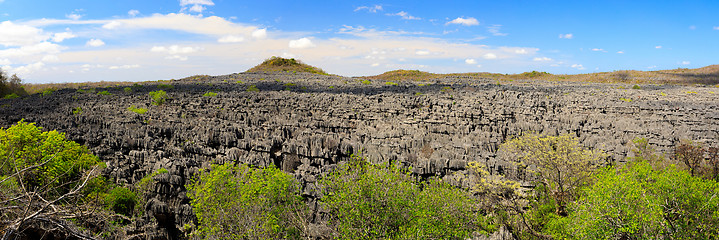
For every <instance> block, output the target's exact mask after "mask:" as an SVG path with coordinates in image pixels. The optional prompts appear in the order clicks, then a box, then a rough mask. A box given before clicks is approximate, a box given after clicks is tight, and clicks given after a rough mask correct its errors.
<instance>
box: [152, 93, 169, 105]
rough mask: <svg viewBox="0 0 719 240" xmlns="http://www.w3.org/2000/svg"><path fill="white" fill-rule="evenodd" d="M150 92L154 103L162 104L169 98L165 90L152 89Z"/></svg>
mask: <svg viewBox="0 0 719 240" xmlns="http://www.w3.org/2000/svg"><path fill="white" fill-rule="evenodd" d="M149 94H150V97H151V98H152V104H154V105H157V106H159V105H162V104H163V103H165V101H166V100H167V93H166V92H165V91H163V90H157V91H152V92H150V93H149Z"/></svg>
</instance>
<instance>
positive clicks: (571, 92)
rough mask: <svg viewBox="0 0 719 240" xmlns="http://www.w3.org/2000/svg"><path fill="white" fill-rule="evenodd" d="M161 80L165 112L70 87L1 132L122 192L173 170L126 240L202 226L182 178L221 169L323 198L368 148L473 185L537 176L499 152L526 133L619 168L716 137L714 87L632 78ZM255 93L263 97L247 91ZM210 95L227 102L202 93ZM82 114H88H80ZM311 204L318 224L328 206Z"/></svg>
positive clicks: (9, 119)
mask: <svg viewBox="0 0 719 240" xmlns="http://www.w3.org/2000/svg"><path fill="white" fill-rule="evenodd" d="M238 81H241V83H239V82H238ZM289 83H292V84H289ZM164 84H171V85H173V86H174V87H173V88H170V89H164V90H165V91H167V93H168V96H169V97H170V98H169V99H168V101H167V102H166V103H165V104H163V105H161V106H154V105H152V104H151V100H150V98H149V96H148V92H150V91H155V90H158V89H159V88H158V87H159V86H158V83H152V82H146V83H141V84H140V86H139V87H133V92H132V93H126V92H124V91H123V90H122V88H120V87H118V88H106V89H102V90H107V91H109V92H110V93H112V94H113V95H110V96H103V95H97V94H93V93H82V92H77V91H75V90H72V89H63V90H59V91H56V92H54V93H53V94H50V95H47V96H40V95H37V94H36V95H33V96H30V97H28V98H25V99H13V100H0V110H1V111H0V126H2V127H9V126H10V125H11V124H13V123H15V122H17V121H19V120H20V119H23V118H24V119H25V120H26V121H31V122H37V125H38V126H42V127H44V128H46V129H55V130H58V131H62V132H65V133H67V136H68V137H69V138H70V139H71V140H74V141H77V142H79V143H81V144H85V145H87V146H88V147H89V148H90V149H91V151H92V152H93V153H94V154H97V155H98V156H99V157H100V158H101V159H102V160H103V161H105V162H106V163H107V166H108V168H107V170H106V175H107V176H109V178H110V179H112V181H114V182H115V183H118V184H135V183H137V182H138V181H140V180H141V179H142V178H143V177H145V176H147V175H148V174H150V173H152V172H154V171H156V170H158V169H160V168H165V169H167V170H168V172H169V173H165V174H159V175H157V176H155V180H156V181H154V183H153V185H152V186H151V189H152V191H150V193H149V196H147V197H148V199H151V200H150V201H148V203H147V205H146V206H145V208H146V210H147V211H146V216H145V217H144V221H145V222H143V223H138V227H137V228H136V230H134V233H133V234H128V235H129V236H133V237H139V238H153V239H154V238H160V239H162V238H174V237H176V236H179V235H180V234H179V231H181V229H183V226H184V225H185V224H188V223H191V222H192V221H194V213H193V212H192V208H191V207H190V205H189V199H188V198H187V197H186V195H185V184H186V183H187V182H188V180H189V179H190V177H191V176H193V175H195V174H196V173H197V172H198V171H200V169H201V168H206V167H209V164H210V163H213V162H216V163H224V162H241V163H247V164H252V165H255V166H259V167H266V166H270V165H275V166H277V167H279V168H281V169H282V170H283V171H286V172H289V173H292V174H294V175H295V176H296V178H297V179H298V180H299V181H300V182H301V183H302V184H303V194H304V195H305V196H307V197H309V198H310V199H316V198H317V197H319V194H320V191H318V189H317V185H316V181H317V179H318V178H320V177H321V176H322V174H324V173H326V172H328V171H330V170H331V169H333V168H334V167H335V166H336V164H337V163H338V162H341V161H344V160H346V159H347V158H348V157H349V156H350V155H351V154H357V153H360V152H361V153H362V155H364V156H366V157H368V159H369V160H370V161H372V162H397V161H398V162H400V163H401V164H402V165H403V166H407V167H412V171H413V173H415V174H417V175H419V176H420V177H430V176H437V177H442V178H445V179H447V180H448V181H451V182H454V183H455V184H457V185H464V186H465V187H467V184H468V183H467V182H462V180H461V179H455V178H453V177H452V175H453V174H454V173H456V172H459V173H462V172H464V171H465V169H464V168H465V166H466V164H467V162H470V161H478V162H480V163H482V164H485V165H486V166H487V169H488V170H489V171H490V172H491V173H493V174H505V175H508V176H509V177H512V178H516V179H518V180H531V179H528V178H530V177H531V176H525V175H517V174H516V173H513V171H512V167H513V165H512V164H511V163H508V162H507V161H505V160H502V159H499V158H496V152H497V149H498V148H499V146H500V145H501V144H502V143H503V142H505V141H506V140H507V139H509V138H512V137H513V136H518V135H520V134H522V133H525V132H535V133H540V134H551V135H555V134H566V133H568V134H574V135H576V136H577V137H578V138H579V140H580V142H581V143H582V144H584V145H585V146H587V147H590V148H594V149H600V150H603V151H605V152H606V153H608V154H609V156H610V159H609V160H614V161H620V162H621V161H623V160H624V159H625V157H626V156H627V155H628V154H629V147H628V146H627V143H628V142H630V141H631V140H632V139H634V138H637V137H645V138H648V139H649V140H650V143H651V144H653V145H654V146H655V147H656V148H657V149H658V150H660V151H667V152H668V151H670V150H671V148H672V147H673V145H674V143H676V142H677V141H678V140H680V139H683V138H687V139H693V140H697V141H701V142H704V143H705V144H707V145H709V146H717V139H718V138H717V136H718V135H719V127H718V126H719V108H718V105H719V102H717V101H716V100H715V99H716V94H715V93H714V92H713V91H719V89H717V88H714V87H711V86H671V85H646V86H642V88H641V89H639V90H637V89H630V88H631V86H630V85H623V84H595V83H568V82H537V81H514V82H502V83H501V84H497V82H496V80H493V79H483V78H479V79H473V78H467V77H454V78H452V77H448V78H442V79H435V80H432V81H428V82H399V83H398V85H397V86H390V85H386V84H384V83H383V82H375V83H372V84H364V83H362V80H360V79H354V78H344V77H335V76H322V75H313V74H305V73H297V74H293V73H242V74H231V75H225V76H216V77H210V78H209V80H207V81H203V82H197V81H192V80H185V81H173V82H170V83H167V82H166V83H164ZM251 85H254V86H256V87H257V88H258V89H260V92H252V91H246V89H247V88H248V87H249V86H251ZM620 87H623V88H624V89H622V88H620ZM98 90H99V89H98ZM208 91H213V92H216V93H218V95H217V96H215V97H203V96H202V95H203V94H204V93H206V92H208ZM131 105H135V106H137V107H142V108H147V109H148V110H149V111H148V112H147V113H146V114H142V115H141V114H137V113H134V112H131V111H129V110H127V108H128V107H129V106H131ZM77 107H80V108H82V110H83V112H82V114H79V115H73V109H75V108H77ZM513 174H514V175H513ZM312 201H314V200H312ZM312 201H311V204H315V203H314V202H312ZM313 209H316V213H315V214H314V215H315V216H321V214H319V213H317V211H320V210H317V209H321V208H319V207H316V206H315V208H313ZM313 221H314V222H313V224H314V225H311V226H313V227H312V229H311V232H312V233H313V234H318V235H321V234H322V233H323V232H325V231H326V229H324V228H323V227H322V226H320V225H317V223H321V221H322V220H321V217H318V218H316V219H315V220H313ZM142 234H144V235H142ZM502 234H505V233H502Z"/></svg>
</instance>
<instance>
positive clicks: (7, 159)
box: [0, 120, 100, 194]
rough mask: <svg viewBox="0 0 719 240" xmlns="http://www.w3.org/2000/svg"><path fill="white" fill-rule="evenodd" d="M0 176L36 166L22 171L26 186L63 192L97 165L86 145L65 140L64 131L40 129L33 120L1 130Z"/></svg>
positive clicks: (98, 162) (96, 160) (96, 159)
mask: <svg viewBox="0 0 719 240" xmlns="http://www.w3.org/2000/svg"><path fill="white" fill-rule="evenodd" d="M0 163H1V164H2V165H0V176H9V175H10V174H12V173H15V172H16V169H24V168H28V167H32V166H35V165H39V166H37V167H35V168H32V169H31V170H28V171H27V172H26V173H25V174H22V175H21V176H22V177H23V179H22V181H23V182H24V183H25V184H27V186H26V188H27V189H34V188H56V189H57V190H56V191H55V193H56V194H62V193H65V192H67V191H68V190H69V189H71V188H72V187H74V184H69V185H68V183H71V182H74V181H76V180H78V179H79V178H80V177H81V176H82V174H83V173H84V172H85V171H86V170H89V169H90V168H92V167H93V166H95V165H97V164H100V160H99V159H98V158H97V157H96V156H94V155H92V154H90V152H89V151H88V150H87V147H85V146H83V145H80V144H77V143H75V142H73V141H68V140H65V134H64V133H60V132H57V131H47V132H44V131H42V128H41V127H37V126H35V124H34V123H27V122H25V121H22V120H21V121H20V122H18V123H17V124H15V125H13V126H12V127H10V128H8V129H0Z"/></svg>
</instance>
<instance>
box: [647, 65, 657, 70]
mask: <svg viewBox="0 0 719 240" xmlns="http://www.w3.org/2000/svg"><path fill="white" fill-rule="evenodd" d="M655 68H657V66H656V65H654V66H649V67H647V69H655Z"/></svg>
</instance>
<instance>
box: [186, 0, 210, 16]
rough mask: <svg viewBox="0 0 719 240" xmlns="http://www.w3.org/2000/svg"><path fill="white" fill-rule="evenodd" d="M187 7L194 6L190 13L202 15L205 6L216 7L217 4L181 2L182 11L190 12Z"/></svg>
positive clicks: (202, 0)
mask: <svg viewBox="0 0 719 240" xmlns="http://www.w3.org/2000/svg"><path fill="white" fill-rule="evenodd" d="M187 5H192V6H191V7H190V8H189V11H190V12H198V13H202V11H204V10H205V9H207V8H205V5H207V6H215V3H214V2H212V0H180V6H181V7H182V11H184V10H188V8H187Z"/></svg>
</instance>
